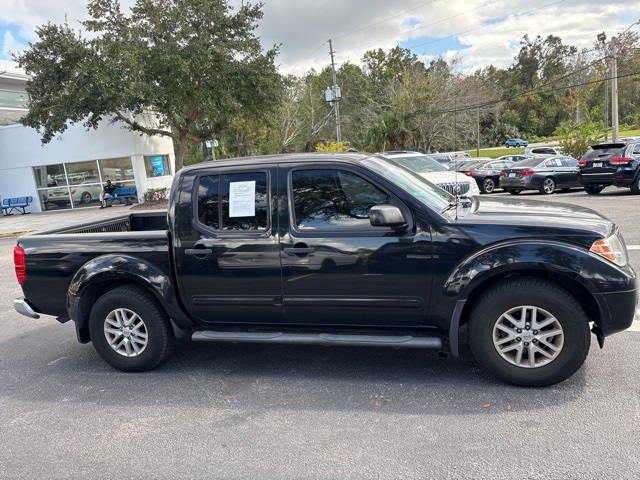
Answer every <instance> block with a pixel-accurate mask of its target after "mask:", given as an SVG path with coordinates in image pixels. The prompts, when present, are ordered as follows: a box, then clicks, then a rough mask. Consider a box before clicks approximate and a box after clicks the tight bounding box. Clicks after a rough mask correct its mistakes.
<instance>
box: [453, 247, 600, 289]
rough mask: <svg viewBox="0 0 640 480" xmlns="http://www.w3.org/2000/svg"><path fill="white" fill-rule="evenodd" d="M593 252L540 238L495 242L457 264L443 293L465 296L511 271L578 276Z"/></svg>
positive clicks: (582, 281) (581, 281)
mask: <svg viewBox="0 0 640 480" xmlns="http://www.w3.org/2000/svg"><path fill="white" fill-rule="evenodd" d="M590 255H591V254H589V253H588V252H587V251H586V250H584V249H581V248H578V247H575V246H572V245H567V244H563V243H560V242H553V241H548V242H545V241H540V240H539V239H536V240H535V241H533V240H530V241H527V240H524V241H520V242H513V241H510V242H502V243H498V244H493V245H490V246H487V247H486V248H484V249H482V250H479V251H477V252H474V253H473V254H472V255H471V256H469V257H467V258H465V259H464V260H462V261H461V262H460V263H458V264H457V265H456V266H455V267H454V268H453V269H452V271H451V273H450V275H449V276H448V278H447V280H446V281H445V283H444V285H443V289H442V295H443V296H446V297H458V299H466V298H468V296H469V295H470V294H471V292H472V291H473V290H474V289H475V288H476V287H477V286H478V285H479V284H481V283H484V282H485V281H487V280H488V279H490V278H491V277H494V276H504V275H505V274H507V273H509V272H511V271H514V272H515V271H523V270H532V269H533V270H544V271H546V272H554V273H558V274H562V275H564V276H567V277H570V278H574V279H577V278H578V277H579V275H580V272H581V271H582V269H583V266H584V264H585V262H586V260H587V258H589V256H590ZM579 281H580V283H582V284H583V285H584V286H585V287H587V288H588V289H589V290H590V291H595V290H596V288H595V287H594V286H593V285H590V286H589V284H590V282H589V280H588V279H586V278H585V279H582V280H579Z"/></svg>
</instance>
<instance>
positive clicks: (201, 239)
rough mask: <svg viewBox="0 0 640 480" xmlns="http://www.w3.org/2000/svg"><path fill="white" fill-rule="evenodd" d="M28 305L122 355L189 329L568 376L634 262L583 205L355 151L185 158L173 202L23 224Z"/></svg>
mask: <svg viewBox="0 0 640 480" xmlns="http://www.w3.org/2000/svg"><path fill="white" fill-rule="evenodd" d="M14 254H15V266H16V274H17V277H18V281H19V283H20V284H21V285H22V290H23V292H24V295H25V298H21V299H16V300H15V302H14V305H15V308H16V310H17V311H18V312H20V313H22V314H25V315H27V316H31V317H38V315H39V314H47V315H53V316H56V317H58V318H57V319H58V321H60V322H65V321H67V320H70V319H71V320H73V321H74V322H75V327H76V331H77V337H78V340H79V341H80V342H81V343H87V342H90V341H91V342H93V345H94V346H95V348H96V350H97V351H98V353H99V354H100V355H101V356H102V358H103V359H104V360H105V361H106V362H108V363H109V364H110V365H112V366H113V367H115V368H118V369H121V370H126V371H142V370H148V369H151V368H153V367H155V366H156V365H158V364H159V363H160V362H162V361H163V360H165V359H166V358H167V357H168V356H169V354H170V352H171V350H172V347H173V345H174V343H175V340H176V338H180V337H184V336H186V335H191V338H192V340H194V341H204V342H260V343H274V344H276V343H296V344H310V345H349V346H354V345H356V346H378V347H382V346H388V347H395V348H401V347H417V348H434V349H444V348H447V347H448V349H449V350H450V351H451V352H452V353H453V355H457V354H458V350H459V338H460V337H459V330H460V329H461V327H462V326H463V325H467V328H468V339H469V343H470V347H471V350H472V352H473V354H474V356H475V358H476V359H477V361H478V362H479V363H480V364H481V365H482V366H483V367H484V368H485V369H486V370H488V371H490V372H492V373H493V374H495V375H496V376H498V377H500V378H501V379H503V380H506V381H508V382H511V383H514V384H519V385H532V386H543V385H550V384H553V383H556V382H559V381H562V380H564V379H566V378H568V377H569V376H571V375H572V374H573V373H574V372H576V371H577V370H578V369H579V368H580V366H581V365H582V364H583V362H584V360H585V358H586V355H587V353H588V350H589V346H590V338H591V335H590V333H589V330H590V329H591V331H592V332H593V333H594V334H595V336H596V338H597V339H598V342H599V344H600V346H602V345H603V344H604V340H605V337H606V336H608V335H611V334H614V333H616V332H620V331H622V330H624V329H626V328H628V327H629V326H630V325H631V323H632V321H633V318H634V312H635V309H636V275H635V273H634V271H633V269H632V268H631V266H630V265H629V264H628V261H627V252H626V247H625V244H624V241H623V239H622V236H621V235H620V233H619V231H618V229H617V227H616V226H615V225H614V224H613V223H612V222H611V221H610V220H608V219H606V218H604V217H602V216H601V215H599V214H598V213H596V212H594V211H591V210H589V209H585V208H578V207H571V206H568V205H561V204H551V203H543V202H537V201H529V202H527V201H526V200H522V199H519V198H518V199H515V198H509V199H495V198H491V199H486V198H481V197H473V198H464V197H462V198H458V197H454V196H451V195H450V194H448V193H447V192H445V191H444V190H441V189H439V188H438V187H436V186H434V185H433V184H431V183H429V182H428V181H426V180H425V179H424V178H422V177H421V176H419V175H416V174H414V173H412V172H411V171H408V170H405V169H404V168H402V167H400V166H399V165H398V164H396V163H394V162H393V160H389V159H384V158H382V157H379V156H376V155H365V154H359V153H344V154H298V155H289V156H287V155H280V156H271V157H255V158H241V159H234V160H225V161H216V162H211V163H203V164H199V165H195V166H191V167H187V168H185V169H183V170H181V171H180V172H178V174H176V177H175V179H174V182H173V186H172V190H171V196H170V201H169V209H168V212H166V213H165V212H161V213H138V214H132V215H126V216H122V217H121V218H117V219H114V220H112V221H110V222H106V223H102V224H91V225H80V226H77V227H65V228H60V229H57V230H53V231H47V232H42V233H35V234H29V235H25V236H23V237H20V238H19V239H18V241H17V246H16V248H15V251H14Z"/></svg>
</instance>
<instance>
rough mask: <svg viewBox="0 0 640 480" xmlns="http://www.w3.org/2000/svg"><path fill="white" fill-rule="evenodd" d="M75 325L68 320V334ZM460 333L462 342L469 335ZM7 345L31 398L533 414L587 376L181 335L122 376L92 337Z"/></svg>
mask: <svg viewBox="0 0 640 480" xmlns="http://www.w3.org/2000/svg"><path fill="white" fill-rule="evenodd" d="M67 326H68V325H65V330H66V329H67V328H66V327H67ZM49 329H56V330H60V326H59V325H51V326H45V327H42V328H39V329H37V331H36V332H33V331H32V333H31V334H30V335H29V337H33V336H34V334H37V336H38V337H40V338H43V337H44V338H47V337H49V335H48V334H47V332H48V331H49ZM72 329H73V326H72V325H69V328H68V330H69V331H67V332H66V333H71V332H72ZM54 335H55V336H57V334H54ZM27 340H28V339H27ZM461 340H462V342H463V344H464V345H466V333H464V332H463V334H462V338H461ZM3 343H5V345H0V351H3V353H2V354H1V355H0V363H1V364H3V370H4V374H3V376H4V377H5V379H7V380H8V379H14V380H15V381H7V380H5V382H4V384H3V394H4V395H6V396H9V397H20V398H23V399H24V400H28V401H29V402H44V403H51V402H53V403H58V402H68V403H71V404H75V403H79V404H83V403H86V402H91V403H99V404H101V405H103V406H104V405H112V406H117V407H120V406H123V405H128V406H145V405H152V406H158V407H160V406H165V407H171V406H176V405H179V406H185V407H186V406H206V407H209V408H235V409H242V410H252V411H264V410H265V409H266V410H274V409H294V410H310V411H379V412H380V413H385V414H398V413H400V414H418V415H420V414H430V415H451V414H453V413H456V414H477V413H478V412H483V413H487V414H507V413H509V412H511V410H512V409H514V410H515V409H517V410H520V411H532V410H537V409H546V408H549V407H553V406H558V405H561V404H565V403H570V402H572V401H575V399H577V398H579V397H580V396H581V395H582V394H583V391H584V388H585V385H586V376H587V375H589V365H588V363H589V359H587V364H586V365H585V366H584V367H583V368H582V369H581V370H579V371H578V372H577V373H576V374H575V375H574V376H573V377H571V378H570V379H568V380H567V381H565V382H563V383H561V384H558V385H555V386H553V387H548V388H522V387H515V386H512V385H509V384H506V383H504V382H501V381H499V380H497V379H495V378H494V377H493V376H491V375H489V374H487V373H485V372H484V371H483V370H482V369H481V368H480V367H479V366H478V365H477V364H476V363H475V361H474V360H473V358H472V357H471V353H470V352H469V350H468V349H467V348H463V350H462V352H461V356H460V357H459V358H454V357H451V356H450V355H449V354H445V353H443V352H437V351H433V350H413V349H406V350H400V349H399V350H394V349H389V348H367V347H322V346H293V345H284V346H276V345H251V344H200V343H192V342H191V341H182V342H180V343H179V345H178V346H177V348H176V350H175V353H174V354H173V355H172V356H171V357H170V358H168V359H167V360H166V361H165V362H164V363H163V364H161V365H160V366H158V367H156V369H154V370H153V371H150V372H144V373H125V372H121V371H118V370H115V369H113V368H111V367H110V366H108V365H107V364H106V363H104V362H103V361H102V359H101V358H100V357H99V356H98V355H97V353H96V352H95V350H94V349H93V346H92V345H91V344H88V345H80V344H77V343H75V339H69V341H65V342H63V343H60V342H58V343H56V342H51V343H43V342H41V341H38V342H37V345H34V346H33V348H26V349H25V348H22V349H20V350H19V351H16V352H10V351H8V350H10V349H11V348H12V347H11V346H9V345H8V343H9V342H3ZM24 346H25V345H23V347H24ZM7 347H9V349H7ZM7 355H13V356H12V357H11V359H10V360H8V362H6V361H4V360H3V357H6V356H7ZM21 356H24V357H25V358H23V359H21V358H20V357H21ZM27 357H28V358H27ZM34 360H37V361H34Z"/></svg>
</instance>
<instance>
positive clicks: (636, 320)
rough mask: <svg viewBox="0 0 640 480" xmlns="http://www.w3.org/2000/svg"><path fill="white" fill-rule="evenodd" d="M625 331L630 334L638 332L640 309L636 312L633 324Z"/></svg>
mask: <svg viewBox="0 0 640 480" xmlns="http://www.w3.org/2000/svg"><path fill="white" fill-rule="evenodd" d="M627 330H628V331H630V332H640V309H637V310H636V318H634V319H633V323H632V324H631V326H630V327H629V328H627Z"/></svg>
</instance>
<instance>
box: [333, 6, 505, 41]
mask: <svg viewBox="0 0 640 480" xmlns="http://www.w3.org/2000/svg"><path fill="white" fill-rule="evenodd" d="M437 1H438V0H432V1H431V2H427V3H423V4H422V5H420V6H419V7H415V8H411V9H409V10H405V11H404V12H402V13H398V14H397V15H393V16H391V17H388V18H385V19H384V20H380V21H379V22H376V23H372V24H371V25H367V26H366V27H362V28H359V29H357V30H352V31H350V32H347V33H343V34H342V35H337V36H334V37H333V39H334V40H335V39H336V38H342V37H347V36H349V35H353V34H354V33H358V32H361V31H363V30H366V29H367V28H371V27H375V26H377V25H380V24H382V23H386V22H388V21H389V20H393V19H394V18H398V17H401V16H402V15H406V14H407V13H410V12H413V11H415V10H419V9H421V8H422V7H426V6H427V5H431V4H432V3H435V2H437ZM496 1H497V0H496Z"/></svg>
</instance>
